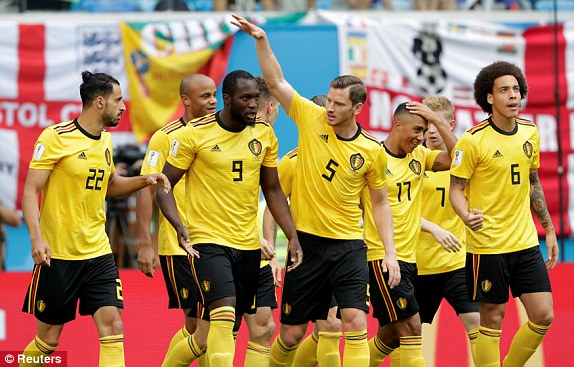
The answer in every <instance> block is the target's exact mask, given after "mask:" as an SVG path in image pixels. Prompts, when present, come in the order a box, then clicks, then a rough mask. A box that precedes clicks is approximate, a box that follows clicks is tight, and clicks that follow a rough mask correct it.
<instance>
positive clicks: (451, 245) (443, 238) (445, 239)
mask: <svg viewBox="0 0 574 367" xmlns="http://www.w3.org/2000/svg"><path fill="white" fill-rule="evenodd" d="M432 236H433V238H434V239H435V241H436V242H438V243H440V244H441V245H442V247H443V248H444V249H445V250H446V251H447V252H458V251H459V250H460V249H461V248H462V243H460V241H459V240H458V238H456V236H455V235H454V234H452V233H450V232H449V231H447V230H446V229H444V228H441V227H440V226H436V229H435V230H434V231H433V232H432Z"/></svg>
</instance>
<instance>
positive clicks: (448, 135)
mask: <svg viewBox="0 0 574 367" xmlns="http://www.w3.org/2000/svg"><path fill="white" fill-rule="evenodd" d="M436 126H437V130H438V132H439V134H440V137H441V138H442V140H443V142H444V145H445V146H446V150H447V152H448V156H449V157H451V153H452V150H453V149H454V147H455V145H456V143H457V142H458V138H457V137H456V135H454V133H453V132H452V131H451V130H450V126H449V125H447V124H445V123H443V122H441V124H440V125H436ZM439 126H440V127H439Z"/></svg>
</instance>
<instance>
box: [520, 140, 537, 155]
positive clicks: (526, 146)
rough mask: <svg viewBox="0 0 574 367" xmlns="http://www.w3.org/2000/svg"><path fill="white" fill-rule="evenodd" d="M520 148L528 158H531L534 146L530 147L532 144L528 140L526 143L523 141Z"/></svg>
mask: <svg viewBox="0 0 574 367" xmlns="http://www.w3.org/2000/svg"><path fill="white" fill-rule="evenodd" d="M522 150H524V154H526V156H527V157H528V158H532V152H533V151H534V148H533V147H532V144H530V142H529V141H526V143H524V145H523V146H522Z"/></svg>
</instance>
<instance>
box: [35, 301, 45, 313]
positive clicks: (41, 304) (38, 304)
mask: <svg viewBox="0 0 574 367" xmlns="http://www.w3.org/2000/svg"><path fill="white" fill-rule="evenodd" d="M36 309H38V311H40V312H44V310H45V309H46V302H44V301H43V300H41V299H40V300H38V302H36Z"/></svg>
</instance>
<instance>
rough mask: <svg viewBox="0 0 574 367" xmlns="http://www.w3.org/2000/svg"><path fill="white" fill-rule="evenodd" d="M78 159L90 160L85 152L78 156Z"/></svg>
mask: <svg viewBox="0 0 574 367" xmlns="http://www.w3.org/2000/svg"><path fill="white" fill-rule="evenodd" d="M78 159H88V157H86V153H85V152H82V153H80V154H78Z"/></svg>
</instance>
